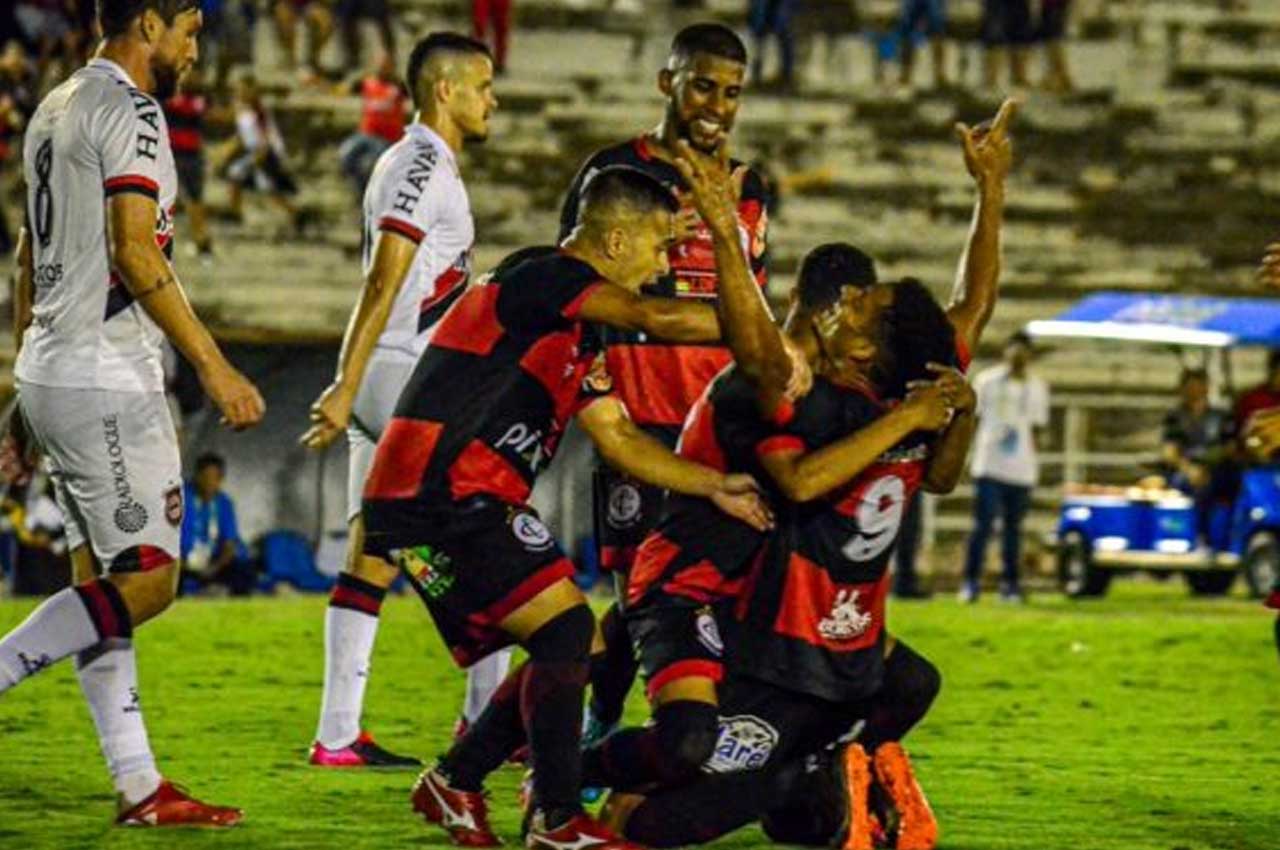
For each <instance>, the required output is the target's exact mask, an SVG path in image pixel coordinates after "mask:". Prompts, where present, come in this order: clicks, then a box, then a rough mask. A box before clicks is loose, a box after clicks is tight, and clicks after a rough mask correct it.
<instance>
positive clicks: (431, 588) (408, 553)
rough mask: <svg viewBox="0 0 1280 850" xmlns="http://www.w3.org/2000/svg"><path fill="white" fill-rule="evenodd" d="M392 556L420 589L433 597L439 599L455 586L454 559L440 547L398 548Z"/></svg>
mask: <svg viewBox="0 0 1280 850" xmlns="http://www.w3.org/2000/svg"><path fill="white" fill-rule="evenodd" d="M391 558H392V560H394V561H395V562H396V565H397V566H398V567H400V569H402V570H404V571H405V573H406V574H407V575H408V576H409V578H410V579H411V580H412V581H413V583H414V584H415V585H416V586H417V588H418V590H419V591H421V592H422V593H423V595H425V596H427V597H429V598H431V599H439V598H440V597H441V596H444V595H445V594H446V593H448V592H449V588H451V587H453V582H454V575H453V559H451V558H450V557H449V556H448V555H446V554H445V553H443V552H441V551H440V550H439V549H436V548H434V547H432V546H415V547H413V548H412V549H397V550H396V551H394V552H392V553H391Z"/></svg>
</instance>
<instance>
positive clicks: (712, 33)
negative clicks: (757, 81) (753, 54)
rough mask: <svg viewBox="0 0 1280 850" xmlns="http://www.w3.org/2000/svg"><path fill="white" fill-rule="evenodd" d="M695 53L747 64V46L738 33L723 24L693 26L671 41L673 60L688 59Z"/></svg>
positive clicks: (679, 33) (677, 34)
mask: <svg viewBox="0 0 1280 850" xmlns="http://www.w3.org/2000/svg"><path fill="white" fill-rule="evenodd" d="M695 53H709V54H711V55H712V56H719V57H721V58H722V59H728V60H730V61H731V62H739V63H741V64H743V65H745V64H747V46H746V45H745V44H743V43H742V39H740V38H738V34H737V33H735V32H734V31H733V30H731V29H729V28H728V27H726V26H724V25H723V24H712V23H703V24H691V25H689V26H687V27H685V28H684V29H682V30H680V32H678V33H676V37H675V38H673V39H671V58H673V59H687V58H689V57H690V56H693V55H694V54H695Z"/></svg>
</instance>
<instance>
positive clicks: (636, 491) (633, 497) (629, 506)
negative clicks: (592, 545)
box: [609, 481, 642, 528]
mask: <svg viewBox="0 0 1280 850" xmlns="http://www.w3.org/2000/svg"><path fill="white" fill-rule="evenodd" d="M641 507H642V499H641V496H640V488H638V487H636V485H634V484H631V483H630V482H627V481H622V482H619V483H618V484H616V485H614V486H613V487H611V488H609V525H611V526H613V527H614V528H628V527H630V526H633V525H635V524H636V521H637V520H639V519H640V509H641Z"/></svg>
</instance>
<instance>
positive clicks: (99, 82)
mask: <svg viewBox="0 0 1280 850" xmlns="http://www.w3.org/2000/svg"><path fill="white" fill-rule="evenodd" d="M98 10H99V11H98V18H99V23H100V25H101V27H102V32H103V35H104V40H103V42H102V43H101V45H100V46H99V48H98V50H97V53H96V55H95V57H94V58H93V59H92V60H90V62H89V63H88V65H86V66H85V67H84V68H81V69H80V70H79V71H76V72H75V73H74V74H72V75H71V77H70V78H69V79H68V80H66V81H65V82H64V83H62V84H61V85H59V86H58V87H57V88H55V89H54V90H53V91H52V92H50V93H49V95H48V96H47V97H45V99H44V100H43V101H42V102H41V104H40V107H39V108H38V109H37V110H36V113H35V115H34V116H33V117H32V120H31V122H30V125H29V126H28V129H27V134H26V138H25V141H24V146H23V173H24V176H25V178H26V185H27V210H26V213H27V225H26V227H25V228H24V231H23V234H22V236H21V239H20V243H21V244H20V265H19V276H18V289H17V295H16V297H15V308H16V309H15V313H16V317H15V320H16V330H17V342H18V347H19V354H18V362H17V366H16V368H15V373H16V377H17V385H18V397H19V405H20V410H21V419H22V422H23V424H24V425H25V428H26V430H27V432H28V433H29V436H30V438H31V440H32V442H33V443H34V445H35V446H36V447H37V448H38V449H40V450H41V452H42V453H43V455H44V457H45V460H46V462H47V463H48V465H49V467H50V471H51V475H52V478H53V480H54V483H55V486H56V493H57V497H58V502H59V504H60V506H61V507H62V510H63V513H64V515H65V516H66V519H67V536H68V540H69V543H70V545H71V547H72V549H73V552H72V563H73V568H74V571H75V581H76V584H74V585H73V586H72V587H70V588H68V589H66V590H63V591H61V592H59V593H56V594H54V595H53V596H51V597H49V599H47V600H46V601H45V602H44V604H42V605H41V606H40V607H39V608H37V609H36V610H35V611H34V612H32V614H31V615H30V616H29V617H28V618H27V619H26V620H25V621H23V623H22V624H21V625H19V626H18V627H17V628H15V629H14V630H13V631H11V632H9V634H7V635H5V636H4V638H3V639H0V693H3V692H5V691H7V690H9V689H10V688H12V687H13V686H15V685H17V684H18V683H19V682H20V681H22V680H24V679H26V678H27V677H28V676H30V675H31V674H33V673H35V672H37V671H39V670H42V669H44V668H45V667H48V666H49V665H51V664H53V663H54V662H56V661H59V660H61V659H63V658H66V657H67V656H72V655H74V656H75V661H76V670H77V673H78V675H79V679H80V684H81V687H82V689H83V690H84V695H85V698H86V699H87V700H88V702H89V708H90V712H91V713H92V715H93V719H94V722H95V724H96V726H97V730H98V737H99V740H100V741H101V744H102V751H103V754H104V755H105V756H106V759H107V763H108V766H109V768H110V770H111V774H112V778H113V780H114V783H115V787H116V791H117V793H118V798H119V809H120V811H119V815H118V817H117V823H121V824H126V825H136V826H168V825H178V824H194V825H200V826H230V825H232V824H235V823H237V822H238V821H239V820H240V818H241V812H240V810H239V809H233V808H227V807H222V806H211V805H207V804H205V803H201V802H200V801H198V800H195V799H193V798H191V797H190V796H188V795H187V794H186V793H184V792H183V791H181V790H179V789H178V788H177V787H176V786H174V785H173V784H172V783H170V782H168V781H167V780H165V779H164V778H163V777H161V775H160V774H159V772H158V771H157V770H156V764H155V759H154V757H153V755H152V752H151V748H150V745H149V743H148V741H147V733H146V729H145V727H144V726H143V722H142V714H141V711H140V707H139V705H138V690H137V685H138V679H137V666H136V663H135V659H134V653H133V648H132V645H131V643H130V638H131V636H132V633H133V629H135V628H136V627H138V626H140V625H141V624H142V623H144V622H146V621H147V620H150V619H151V618H152V617H155V616H156V615H158V614H159V613H161V612H162V611H164V610H165V608H167V607H168V606H169V603H170V602H172V601H173V598H174V591H175V587H176V582H177V579H178V566H177V563H176V561H177V555H178V527H179V523H180V522H181V520H182V480H181V469H180V466H179V460H178V445H177V438H176V435H175V433H174V426H173V421H172V420H171V419H170V416H169V408H168V406H167V405H166V403H165V396H164V386H163V378H162V371H161V357H160V346H161V343H162V342H163V340H164V338H165V337H166V336H167V337H168V338H169V340H170V341H171V342H172V343H173V344H174V346H175V347H176V348H177V349H178V350H179V351H181V352H182V353H183V354H184V355H185V356H186V357H187V359H188V360H190V361H191V363H192V364H193V365H194V366H195V368H196V370H197V372H198V374H199V376H200V380H201V383H202V384H203V386H204V389H205V391H206V392H207V393H208V395H209V397H210V398H211V399H212V400H213V403H214V404H215V405H216V406H217V407H218V409H219V410H220V411H221V413H222V415H223V418H224V420H225V421H226V423H227V424H229V425H231V426H232V427H235V428H243V427H246V426H249V425H253V424H255V423H256V422H258V421H259V420H260V419H261V418H262V414H263V402H262V397H261V396H260V395H259V394H258V391H257V389H255V388H254V386H253V384H251V383H250V382H249V381H248V380H247V379H246V378H245V377H244V376H243V375H241V374H240V373H239V372H238V371H236V370H235V369H234V368H233V367H232V366H231V364H230V363H228V362H227V360H226V358H225V357H223V355H222V352H221V351H219V349H218V346H217V344H216V343H215V342H214V341H213V338H212V337H211V336H210V334H209V332H208V330H206V329H205V327H204V325H203V324H201V322H200V320H199V319H197V318H196V316H195V314H194V313H193V312H192V310H191V306H190V305H189V304H188V303H187V299H186V296H185V295H184V294H183V291H182V286H181V284H180V283H179V282H178V278H177V276H176V275H175V273H174V270H173V268H172V267H171V266H170V264H169V261H168V259H167V254H168V253H169V252H170V251H171V250H172V245H171V240H172V236H173V221H172V207H173V202H174V196H175V193H176V189H177V177H176V174H175V172H174V165H173V156H172V153H171V152H170V149H169V138H168V129H167V127H166V125H165V120H164V113H163V111H162V110H161V107H160V102H161V101H162V100H164V98H166V97H168V96H169V95H170V94H171V93H172V91H173V88H174V85H175V83H176V81H177V79H178V77H179V76H181V74H182V73H183V72H185V71H186V70H187V69H188V68H190V67H191V64H192V63H193V62H194V61H195V58H196V35H197V33H198V32H199V30H200V25H201V16H200V4H199V2H198V0H98Z"/></svg>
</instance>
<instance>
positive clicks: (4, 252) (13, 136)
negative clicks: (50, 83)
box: [0, 40, 36, 257]
mask: <svg viewBox="0 0 1280 850" xmlns="http://www.w3.org/2000/svg"><path fill="white" fill-rule="evenodd" d="M35 107H36V79H35V66H33V65H32V64H31V62H30V61H29V60H28V59H27V54H26V52H25V51H24V50H23V49H22V45H21V44H19V43H18V42H17V41H16V40H12V41H9V42H7V43H6V44H5V46H4V51H3V52H0V178H3V176H4V175H5V173H6V172H7V171H8V170H9V168H10V167H11V166H12V167H13V170H14V172H18V171H19V170H20V166H21V162H20V157H21V155H22V145H21V137H22V129H23V128H24V127H25V126H26V125H27V119H28V118H29V117H30V116H31V113H32V112H34V111H35ZM6 195H7V192H6V189H5V186H4V184H3V182H0V199H3V198H4V197H5V196H6ZM12 252H13V234H12V232H11V231H10V230H9V223H8V216H6V215H5V211H4V204H3V203H0V256H4V257H8V256H9V255H10V254H11V253H12Z"/></svg>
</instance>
